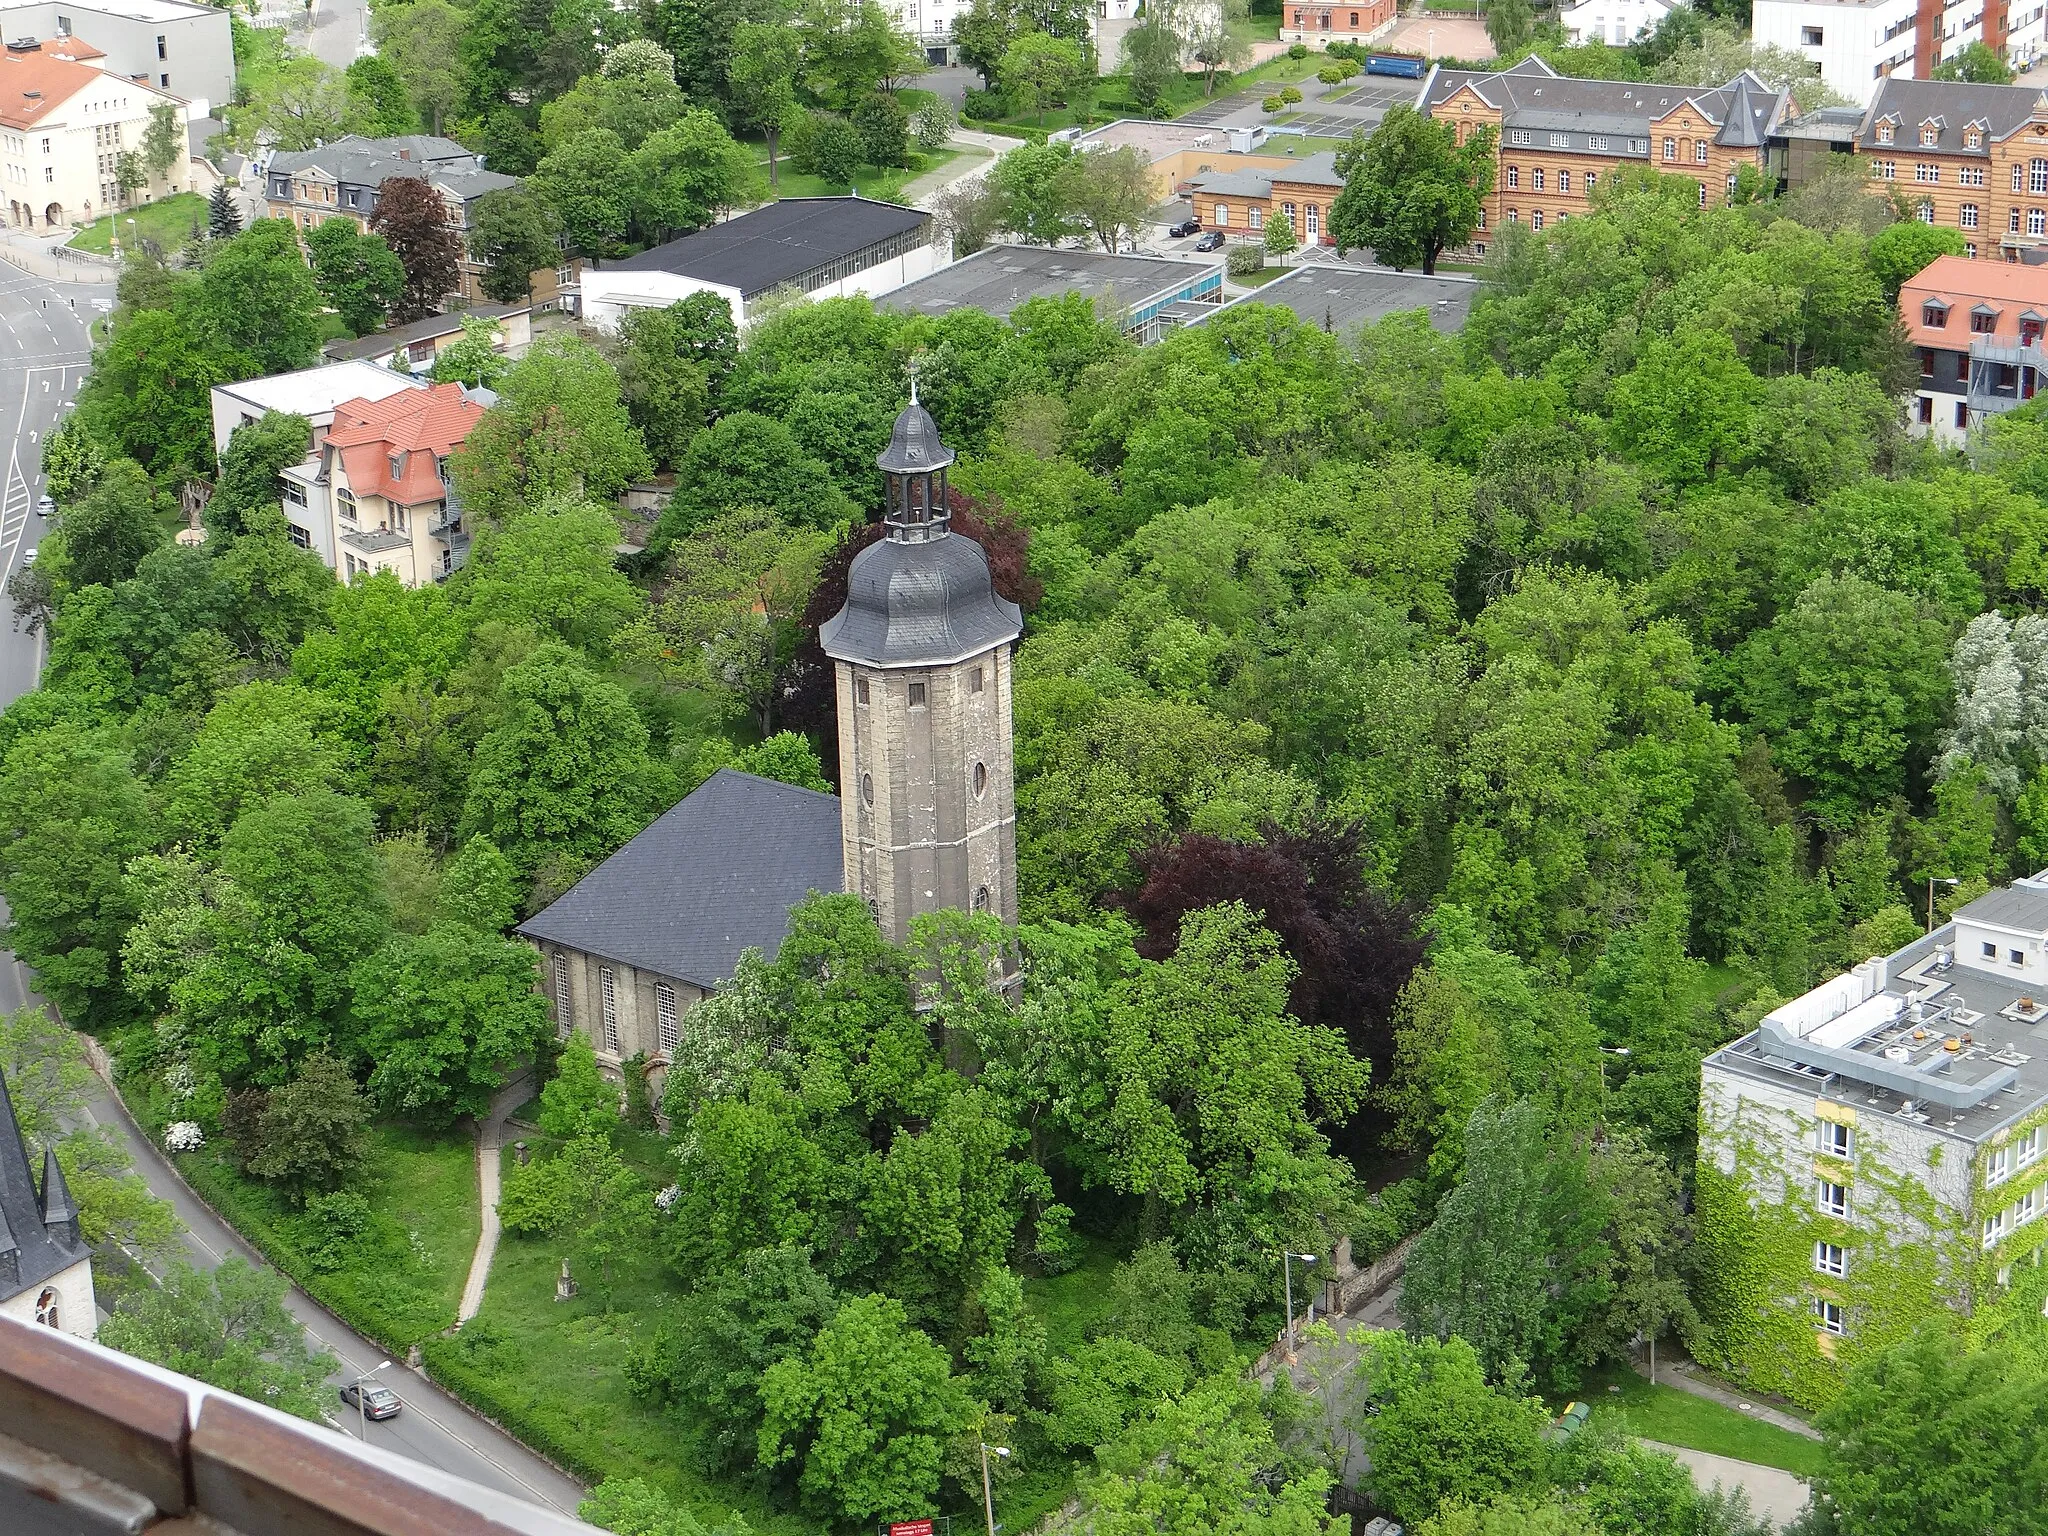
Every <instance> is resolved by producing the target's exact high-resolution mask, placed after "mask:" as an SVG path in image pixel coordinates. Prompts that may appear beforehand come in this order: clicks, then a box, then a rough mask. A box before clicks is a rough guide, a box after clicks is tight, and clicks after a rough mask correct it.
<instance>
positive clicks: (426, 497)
mask: <svg viewBox="0 0 2048 1536" xmlns="http://www.w3.org/2000/svg"><path fill="white" fill-rule="evenodd" d="M483 414H484V408H483V407H482V406H480V405H478V404H477V403H476V402H475V401H473V400H467V399H464V398H463V394H462V386H461V385H460V384H436V385H434V386H432V387H431V388H429V389H407V390H401V391H399V392H398V393H397V394H395V395H392V396H390V397H389V398H388V399H384V400H364V399H361V398H357V399H354V400H346V401H343V402H342V403H341V404H340V405H338V406H336V407H335V408H334V425H333V427H332V428H331V429H329V431H328V433H327V446H328V447H329V448H332V449H334V450H335V451H336V452H338V453H339V454H340V455H341V464H342V468H343V469H344V470H346V471H347V472H348V483H349V485H350V487H351V488H352V489H354V491H355V492H356V494H357V495H359V496H382V497H384V498H385V499H387V500H389V501H392V502H395V503H397V504H398V505H399V506H402V507H414V506H419V505H420V504H421V503H423V502H430V501H440V500H441V499H442V498H443V497H444V496H446V494H447V492H446V491H444V490H443V489H442V487H441V476H440V471H439V469H438V467H437V466H438V462H439V460H441V459H443V458H446V457H447V456H448V454H450V453H451V452H453V451H454V450H455V449H456V448H457V447H458V446H460V445H461V444H462V443H463V442H464V440H466V439H467V438H468V436H469V434H470V430H471V429H472V428H473V427H475V426H476V424H477V423H478V422H479V421H480V420H482V419H483ZM394 466H395V472H394Z"/></svg>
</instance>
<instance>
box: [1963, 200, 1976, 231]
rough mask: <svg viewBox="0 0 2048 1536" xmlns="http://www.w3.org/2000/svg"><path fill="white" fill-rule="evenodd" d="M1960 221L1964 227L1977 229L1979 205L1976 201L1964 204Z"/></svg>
mask: <svg viewBox="0 0 2048 1536" xmlns="http://www.w3.org/2000/svg"><path fill="white" fill-rule="evenodd" d="M1960 222H1961V224H1962V227H1963V228H1964V229H1975V228H1976V227H1977V205H1976V204H1975V203H1965V204H1963V211H1962V213H1961V215H1960Z"/></svg>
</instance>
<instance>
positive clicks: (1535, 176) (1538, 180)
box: [1529, 165, 1543, 192]
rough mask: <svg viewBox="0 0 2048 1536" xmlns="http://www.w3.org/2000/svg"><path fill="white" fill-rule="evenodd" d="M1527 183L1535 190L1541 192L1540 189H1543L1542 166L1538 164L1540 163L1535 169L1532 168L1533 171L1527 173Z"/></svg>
mask: <svg viewBox="0 0 2048 1536" xmlns="http://www.w3.org/2000/svg"><path fill="white" fill-rule="evenodd" d="M1529 185H1530V187H1531V188H1532V189H1534V190H1535V191H1538V192H1541V191H1542V190H1543V167H1542V166H1540V165H1539V166H1537V167H1536V169H1535V170H1533V171H1531V172H1530V173H1529Z"/></svg>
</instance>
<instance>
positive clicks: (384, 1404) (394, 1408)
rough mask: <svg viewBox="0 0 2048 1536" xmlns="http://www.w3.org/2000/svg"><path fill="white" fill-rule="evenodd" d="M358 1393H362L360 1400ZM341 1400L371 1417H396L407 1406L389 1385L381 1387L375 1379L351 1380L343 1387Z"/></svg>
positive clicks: (366, 1416) (365, 1415)
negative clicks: (367, 1380) (364, 1380)
mask: <svg viewBox="0 0 2048 1536" xmlns="http://www.w3.org/2000/svg"><path fill="white" fill-rule="evenodd" d="M357 1394H361V1397H360V1400H358V1396H357ZM341 1400H342V1401H343V1402H344V1403H347V1404H348V1405H349V1407H351V1408H353V1409H355V1410H356V1411H357V1412H359V1413H361V1414H362V1415H363V1416H364V1417H365V1418H370V1419H395V1418H397V1417H398V1410H399V1409H401V1408H403V1407H404V1406H405V1404H403V1403H401V1402H400V1401H399V1400H398V1394H397V1393H396V1392H394V1391H392V1390H391V1389H390V1388H389V1387H380V1386H378V1385H377V1383H375V1382H374V1381H370V1382H361V1381H352V1382H350V1383H349V1384H348V1385H347V1386H345V1387H343V1388H342V1389H341Z"/></svg>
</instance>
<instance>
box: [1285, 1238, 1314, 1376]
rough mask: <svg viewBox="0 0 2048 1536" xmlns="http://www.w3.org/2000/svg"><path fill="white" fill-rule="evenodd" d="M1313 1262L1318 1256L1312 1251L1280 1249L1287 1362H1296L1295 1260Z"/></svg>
mask: <svg viewBox="0 0 2048 1536" xmlns="http://www.w3.org/2000/svg"><path fill="white" fill-rule="evenodd" d="M1296 1259H1299V1260H1301V1262H1302V1263H1304V1264H1313V1263H1315V1261H1316V1256H1315V1255H1314V1254H1312V1253H1296V1252H1295V1251H1294V1250H1293V1249H1292V1248H1282V1249H1281V1250H1280V1275H1281V1278H1282V1280H1283V1281H1284V1282H1285V1285H1286V1288H1287V1363H1288V1364H1289V1365H1292V1364H1294V1349H1295V1337H1294V1261H1295V1260H1296Z"/></svg>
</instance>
